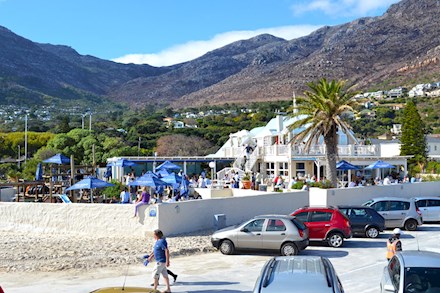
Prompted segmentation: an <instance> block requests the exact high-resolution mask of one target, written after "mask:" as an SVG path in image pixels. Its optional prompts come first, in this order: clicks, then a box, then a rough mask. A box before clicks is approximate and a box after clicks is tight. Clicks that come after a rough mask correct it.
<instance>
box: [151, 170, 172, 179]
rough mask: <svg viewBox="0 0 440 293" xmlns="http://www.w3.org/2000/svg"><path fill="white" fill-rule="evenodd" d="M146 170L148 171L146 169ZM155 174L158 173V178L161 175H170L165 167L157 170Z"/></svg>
mask: <svg viewBox="0 0 440 293" xmlns="http://www.w3.org/2000/svg"><path fill="white" fill-rule="evenodd" d="M148 172H150V171H148ZM153 174H154V173H153ZM156 175H158V176H159V177H160V178H162V177H166V176H168V175H170V172H168V171H167V170H166V169H162V170H159V171H157V172H156Z"/></svg>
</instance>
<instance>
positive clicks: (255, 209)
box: [158, 191, 309, 235]
mask: <svg viewBox="0 0 440 293" xmlns="http://www.w3.org/2000/svg"><path fill="white" fill-rule="evenodd" d="M308 204H309V199H308V192H304V191H303V192H290V193H287V192H285V193H265V194H260V195H258V196H246V197H230V198H216V199H209V200H205V199H201V200H191V201H184V202H177V203H165V204H161V205H159V206H158V214H159V215H158V216H159V229H161V230H162V231H163V232H164V233H165V234H167V235H170V234H171V235H175V234H180V233H187V232H193V231H197V230H206V229H212V228H213V227H214V215H216V214H225V215H226V225H227V226H229V225H235V224H239V223H241V222H243V221H244V220H247V219H249V218H251V217H254V216H257V215H262V214H288V213H291V212H293V211H294V210H296V209H297V208H300V207H303V206H305V205H308Z"/></svg>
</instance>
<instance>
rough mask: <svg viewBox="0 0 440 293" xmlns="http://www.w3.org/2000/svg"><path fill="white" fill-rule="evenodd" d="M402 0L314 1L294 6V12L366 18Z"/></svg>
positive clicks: (298, 13)
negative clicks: (314, 12) (315, 12)
mask: <svg viewBox="0 0 440 293" xmlns="http://www.w3.org/2000/svg"><path fill="white" fill-rule="evenodd" d="M399 1H400V0H313V1H306V2H303V3H301V4H295V5H293V6H292V11H293V12H294V13H295V14H297V15H300V14H304V13H306V12H311V11H322V12H324V13H325V14H327V15H331V16H341V15H343V16H351V17H353V16H355V17H360V16H366V15H368V13H370V12H373V11H375V10H377V9H383V8H387V7H389V6H390V5H391V4H393V3H396V2H399Z"/></svg>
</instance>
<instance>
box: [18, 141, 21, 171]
mask: <svg viewBox="0 0 440 293" xmlns="http://www.w3.org/2000/svg"><path fill="white" fill-rule="evenodd" d="M20 155H21V154H20V145H18V168H19V169H20V159H21V158H20Z"/></svg>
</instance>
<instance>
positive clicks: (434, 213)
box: [414, 196, 440, 222]
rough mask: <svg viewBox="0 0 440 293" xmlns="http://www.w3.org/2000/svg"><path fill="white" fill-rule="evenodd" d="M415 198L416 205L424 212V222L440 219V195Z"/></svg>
mask: <svg viewBox="0 0 440 293" xmlns="http://www.w3.org/2000/svg"><path fill="white" fill-rule="evenodd" d="M414 199H415V201H416V206H417V207H418V208H419V210H420V211H421V212H422V215H423V221H424V222H437V221H440V197H437V196H424V197H416V198H414Z"/></svg>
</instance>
